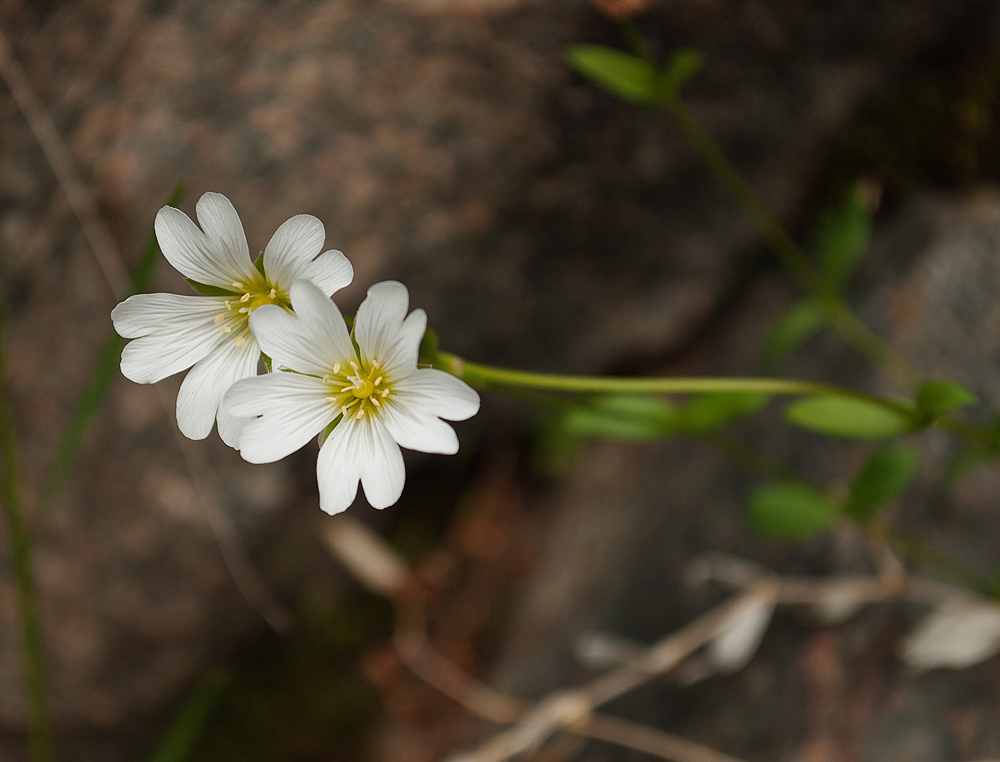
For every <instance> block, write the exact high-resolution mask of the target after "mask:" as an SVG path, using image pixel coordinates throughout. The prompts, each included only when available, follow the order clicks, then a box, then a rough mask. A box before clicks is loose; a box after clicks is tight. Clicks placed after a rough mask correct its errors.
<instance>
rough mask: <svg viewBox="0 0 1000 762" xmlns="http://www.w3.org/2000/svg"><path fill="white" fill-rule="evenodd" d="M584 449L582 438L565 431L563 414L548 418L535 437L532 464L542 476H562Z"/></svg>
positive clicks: (578, 458)
mask: <svg viewBox="0 0 1000 762" xmlns="http://www.w3.org/2000/svg"><path fill="white" fill-rule="evenodd" d="M585 451H586V448H585V443H584V440H582V439H581V438H580V437H578V436H574V435H573V434H570V433H569V432H568V431H566V429H565V427H564V426H563V416H554V417H552V418H550V419H549V420H548V421H547V423H546V424H545V425H543V427H542V428H541V430H540V431H539V432H538V434H537V435H536V437H535V440H534V442H533V447H532V451H531V460H532V464H533V465H534V466H535V468H536V469H537V470H538V472H539V473H541V474H543V475H544V476H562V475H563V474H565V473H567V472H568V471H570V470H571V469H572V468H573V466H575V465H576V464H577V462H578V461H579V460H580V458H581V456H582V455H583V453H584V452H585Z"/></svg>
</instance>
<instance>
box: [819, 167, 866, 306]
mask: <svg viewBox="0 0 1000 762" xmlns="http://www.w3.org/2000/svg"><path fill="white" fill-rule="evenodd" d="M871 232H872V214H871V210H870V209H869V205H868V202H867V200H866V199H865V196H864V194H863V193H862V192H861V189H860V186H858V185H855V187H854V188H852V189H851V191H850V192H849V193H848V194H847V196H846V197H845V198H844V200H843V201H842V202H841V203H840V205H839V206H837V207H835V208H833V209H829V210H827V211H826V212H824V213H822V214H821V215H820V216H819V220H818V223H817V227H816V234H815V235H816V238H815V247H816V252H817V254H818V256H819V260H820V264H821V266H822V268H823V273H824V275H825V276H826V280H827V282H828V283H829V284H830V285H831V286H832V287H833V288H834V289H836V290H838V291H839V290H840V289H841V288H843V287H844V284H845V283H846V282H847V279H848V278H850V276H851V274H852V273H853V272H854V269H855V268H856V267H857V264H858V262H859V261H860V260H861V256H862V255H863V254H864V253H865V250H866V249H867V248H868V243H869V241H870V240H871Z"/></svg>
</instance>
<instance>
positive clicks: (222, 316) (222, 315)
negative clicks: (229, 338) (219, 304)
mask: <svg viewBox="0 0 1000 762" xmlns="http://www.w3.org/2000/svg"><path fill="white" fill-rule="evenodd" d="M225 319H226V313H225V312H220V313H219V314H218V315H216V316H215V322H216V323H221V322H222V321H223V320H225Z"/></svg>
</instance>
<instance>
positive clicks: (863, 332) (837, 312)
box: [663, 93, 920, 387]
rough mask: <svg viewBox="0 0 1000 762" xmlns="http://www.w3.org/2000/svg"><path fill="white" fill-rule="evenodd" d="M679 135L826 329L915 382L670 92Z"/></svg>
mask: <svg viewBox="0 0 1000 762" xmlns="http://www.w3.org/2000/svg"><path fill="white" fill-rule="evenodd" d="M663 108H664V110H665V111H666V112H667V113H668V114H670V116H671V118H672V119H673V120H674V122H675V123H676V124H677V126H678V128H679V129H680V131H681V132H682V133H683V134H684V137H685V138H687V140H688V141H689V142H690V143H691V145H693V146H694V148H695V150H696V151H697V152H698V154H699V156H701V158H702V160H703V161H704V162H705V163H706V164H707V165H708V168H709V169H710V170H711V172H712V174H714V175H715V178H716V179H717V180H718V181H719V182H720V183H721V184H722V186H723V187H724V188H726V190H728V191H729V193H730V194H731V195H732V197H733V198H734V199H735V201H736V203H737V204H739V205H740V207H741V208H742V209H743V211H744V212H745V213H746V214H747V216H748V217H749V218H750V219H751V220H752V221H753V223H754V224H755V225H756V226H757V228H758V230H760V232H761V233H762V234H763V235H764V237H765V238H766V239H767V241H768V243H770V245H771V248H772V249H774V251H775V253H776V254H777V255H778V258H779V259H780V260H781V262H782V263H783V264H784V265H785V267H786V268H787V269H788V270H789V272H791V274H792V275H793V277H794V278H795V279H796V280H797V281H798V282H799V284H800V285H801V286H802V288H803V289H804V290H805V291H806V292H807V293H809V294H811V295H812V296H813V298H815V299H816V301H817V302H818V303H819V304H820V306H821V308H822V309H823V311H824V313H825V314H826V318H827V320H828V321H829V323H830V325H831V326H832V327H833V328H834V330H836V331H837V332H838V333H840V335H841V336H843V337H844V338H845V339H846V340H847V341H849V342H850V343H851V344H853V345H854V347H855V348H856V349H857V350H858V351H859V352H861V353H862V354H863V355H865V356H866V357H867V358H868V359H869V360H870V361H871V362H872V363H874V364H875V366H876V367H878V368H881V369H882V370H883V371H885V372H886V373H889V374H890V375H892V376H893V377H895V378H896V379H897V380H898V381H899V382H900V383H902V384H904V386H906V387H915V386H916V385H917V384H919V383H920V375H919V374H918V373H917V372H916V371H915V370H913V368H912V367H910V365H909V364H908V363H907V362H906V361H905V360H904V359H903V358H902V357H900V356H899V355H898V354H896V353H895V352H894V351H893V350H892V348H891V347H889V346H888V345H887V344H886V343H885V342H884V341H882V339H880V338H879V337H878V336H876V335H875V333H873V332H872V330H871V329H870V328H868V326H866V325H865V324H864V323H863V322H862V321H861V320H859V319H858V317H857V316H856V315H855V314H854V313H853V312H851V310H850V309H849V308H848V307H847V305H845V304H844V302H843V300H842V299H841V298H840V297H839V296H838V295H837V293H836V292H835V291H833V290H832V289H831V288H830V287H829V286H828V285H827V283H826V282H825V281H824V280H823V278H822V277H820V275H819V273H817V272H816V270H815V268H813V266H812V265H811V264H810V262H809V260H808V259H807V258H806V256H805V254H803V253H802V250H801V249H800V248H799V247H798V245H797V244H796V243H795V241H794V240H792V237H791V236H790V235H788V233H787V232H785V229H784V228H783V227H782V226H781V223H779V222H778V221H777V220H776V219H775V218H774V215H772V214H771V212H770V210H769V209H768V208H767V207H766V206H765V205H764V203H763V202H762V201H761V200H760V198H759V197H758V196H757V193H756V192H755V191H754V189H753V188H752V187H751V186H750V184H749V183H748V182H747V181H746V180H744V179H743V176H742V175H741V174H740V173H739V172H738V171H737V170H736V168H735V167H734V166H733V165H732V164H731V163H730V162H729V159H727V158H726V155H725V154H724V153H723V152H722V150H721V149H720V148H719V147H718V146H717V145H716V144H715V142H714V141H713V140H712V138H711V137H709V135H708V133H706V132H705V130H703V129H702V127H701V125H700V124H698V122H697V121H695V118H694V117H693V116H691V112H689V111H688V110H687V108H686V107H685V106H684V103H683V102H682V101H681V99H680V97H679V96H678V95H677V94H676V93H668V94H667V96H666V98H665V100H664V101H663Z"/></svg>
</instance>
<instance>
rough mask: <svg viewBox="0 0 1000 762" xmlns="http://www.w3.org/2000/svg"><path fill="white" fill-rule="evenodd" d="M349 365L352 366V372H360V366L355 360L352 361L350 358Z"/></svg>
mask: <svg viewBox="0 0 1000 762" xmlns="http://www.w3.org/2000/svg"><path fill="white" fill-rule="evenodd" d="M351 367H352V368H354V372H355V373H360V372H361V368H359V367H358V364H357V363H356V362H354V360H351Z"/></svg>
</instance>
